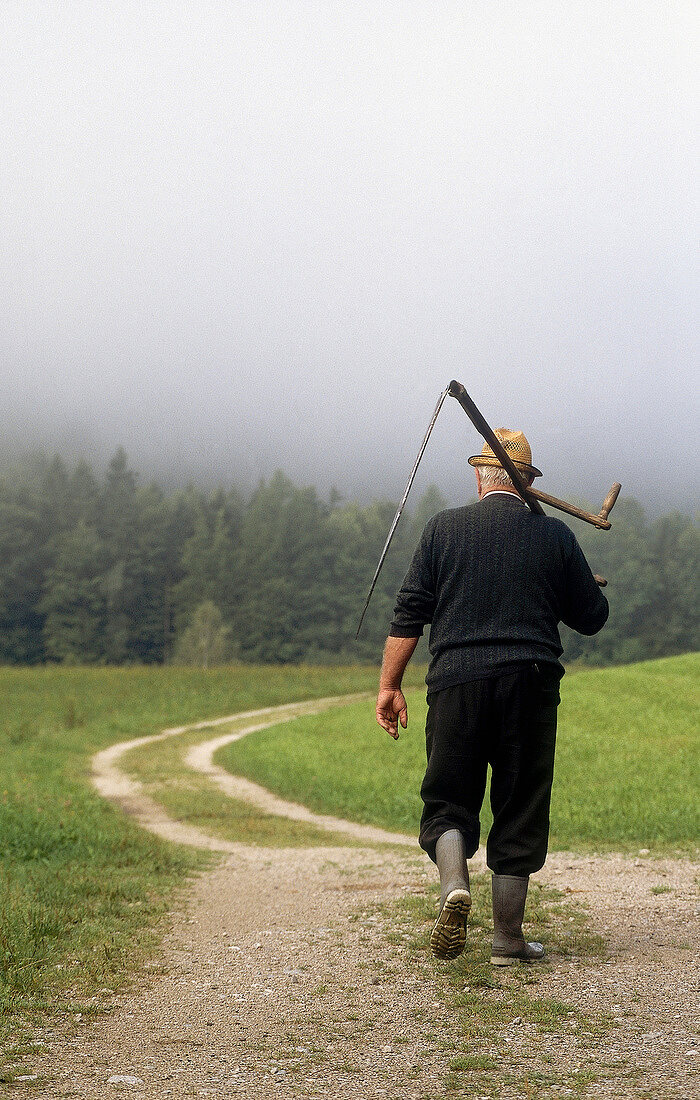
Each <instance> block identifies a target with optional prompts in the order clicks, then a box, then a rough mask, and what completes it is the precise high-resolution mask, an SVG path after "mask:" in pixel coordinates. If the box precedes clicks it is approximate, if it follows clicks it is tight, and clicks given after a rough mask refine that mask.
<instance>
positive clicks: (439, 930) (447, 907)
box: [430, 890, 472, 959]
mask: <svg viewBox="0 0 700 1100" xmlns="http://www.w3.org/2000/svg"><path fill="white" fill-rule="evenodd" d="M471 907H472V898H471V894H470V893H469V891H468V890H452V891H451V892H450V893H449V894H448V895H447V898H446V899H445V904H444V905H443V907H442V909H441V910H440V915H439V917H438V919H437V920H436V921H435V927H434V928H433V931H432V932H431V934H430V947H431V950H432V952H433V955H435V957H436V958H438V959H456V958H457V956H458V955H461V954H462V952H463V951H464V948H465V946H466V943H467V920H468V917H469V911H470V909H471Z"/></svg>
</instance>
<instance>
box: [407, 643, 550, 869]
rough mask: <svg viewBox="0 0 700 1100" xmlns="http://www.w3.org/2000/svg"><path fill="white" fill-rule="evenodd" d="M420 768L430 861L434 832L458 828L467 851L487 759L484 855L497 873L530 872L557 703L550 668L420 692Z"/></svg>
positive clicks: (536, 861)
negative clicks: (424, 696) (424, 710)
mask: <svg viewBox="0 0 700 1100" xmlns="http://www.w3.org/2000/svg"><path fill="white" fill-rule="evenodd" d="M428 704H429V706H428V719H427V723H426V731H425V732H426V749H427V754H428V767H427V770H426V773H425V778H424V780H423V785H422V787H421V797H422V799H423V802H424V809H423V815H422V818H421V827H420V845H421V847H422V848H424V849H425V851H426V852H427V853H428V855H429V856H430V858H431V859H432V860H433V861H434V860H435V844H436V842H437V839H438V837H439V836H440V835H441V833H444V832H445V831H446V830H448V829H459V830H460V832H461V833H462V834H463V836H464V838H465V840H466V844H467V854H468V856H472V855H474V852H475V851H476V849H477V848H478V846H479V814H480V812H481V805H482V802H483V800H484V792H485V790H486V770H487V765H489V764H490V765H491V809H492V811H493V826H492V828H491V831H490V833H489V837H488V841H487V845H486V861H487V863H488V865H489V867H490V868H491V870H492V871H493V872H494V873H495V874H497V875H530V874H532V873H533V872H534V871H538V870H539V869H540V867H541V866H542V865H543V863H544V861H545V857H546V855H547V841H548V838H549V802H550V795H551V790H552V777H553V774H554V746H555V740H556V730H557V706H558V704H559V680H558V677H557V675H556V673H550V672H545V671H540V669H539V668H538V666H537V665H534V664H533V665H527V666H525V667H520V668H518V670H517V671H514V672H511V673H508V674H507V675H500V676H494V677H491V678H489V679H484V680H472V681H470V682H469V683H466V684H457V685H455V686H454V687H449V688H445V689H443V690H442V691H437V692H433V693H431V694H429V695H428Z"/></svg>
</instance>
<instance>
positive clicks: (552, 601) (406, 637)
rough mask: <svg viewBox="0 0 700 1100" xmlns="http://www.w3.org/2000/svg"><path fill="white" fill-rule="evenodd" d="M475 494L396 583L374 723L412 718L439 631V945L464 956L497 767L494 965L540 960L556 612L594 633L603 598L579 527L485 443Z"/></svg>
mask: <svg viewBox="0 0 700 1100" xmlns="http://www.w3.org/2000/svg"><path fill="white" fill-rule="evenodd" d="M496 435H497V436H498V438H499V439H500V441H501V443H502V444H503V446H504V448H505V450H506V452H507V453H508V455H509V457H510V458H511V459H512V460H513V462H514V463H515V465H516V467H517V468H518V470H519V471H521V472H522V474H523V476H524V477H525V479H526V481H527V484H528V485H531V484H532V482H533V480H534V478H535V477H540V476H541V473H540V471H539V470H538V469H537V468H536V467H535V466H533V465H532V452H531V450H530V445H529V443H528V441H527V439H526V438H525V436H524V435H523V433H522V432H519V431H510V430H508V429H507V428H499V429H498V430H497V432H496ZM469 463H470V465H472V466H473V467H475V470H476V484H477V490H478V495H479V499H478V501H477V503H475V504H472V505H468V506H466V507H463V508H455V509H450V510H448V511H445V512H440V513H439V514H438V515H436V516H434V517H433V518H432V519H431V520H430V521H429V523H428V524H427V526H426V528H425V530H424V531H423V535H422V537H421V540H420V543H419V545H418V548H417V550H416V552H415V554H414V557H413V561H412V562H411V565H410V567H409V570H408V573H407V574H406V577H405V579H404V582H403V585H402V587H401V589H400V591H399V593H398V596H397V601H396V608H395V611H394V618H393V621H392V624H391V628H390V631H389V637H388V638H387V641H386V646H385V649H384V659H383V662H382V671H381V677H380V682H379V694H378V696H377V721H378V722H379V724H380V725H381V726H382V727H383V728H384V729H385V730H386V731H387V732H388V733H389V734H391V736H392V737H393V738H395V739H397V738H398V736H399V731H398V724H399V722H400V724H401V726H402V727H403V728H404V729H405V728H406V726H407V724H408V711H407V707H406V700H405V698H404V696H403V693H402V691H401V680H402V677H403V673H404V670H405V668H406V665H407V664H408V662H409V660H410V658H411V655H412V653H413V651H414V649H415V647H416V644H417V642H418V639H419V637H420V636H421V634H422V633H423V628H424V626H425V625H427V624H428V623H430V624H431V629H430V654H431V661H430V666H429V669H428V674H427V676H426V684H427V687H428V718H427V722H426V748H427V756H428V766H427V770H426V773H425V778H424V780H423V784H422V787H421V797H422V799H423V803H424V807H423V814H422V817H421V824H420V845H421V847H422V848H424V850H425V851H426V852H427V853H428V855H429V856H430V858H431V859H432V860H433V862H434V863H436V864H437V867H438V871H439V873H440V886H441V898H440V910H439V915H438V918H437V920H436V922H435V927H434V929H433V932H432V935H431V939H430V943H431V947H432V950H433V953H434V954H435V955H437V956H438V958H444V959H451V958H455V957H456V956H457V955H459V954H461V952H462V951H463V950H464V945H465V943H466V927H467V917H468V914H469V909H470V906H471V897H470V894H469V874H468V870H467V859H469V858H471V856H473V855H474V853H475V852H476V850H477V848H478V846H479V813H480V810H481V804H482V801H483V798H484V792H485V788H486V770H487V765H488V764H490V765H491V769H492V771H491V808H492V810H493V826H492V828H491V831H490V833H489V836H488V842H487V846H486V861H487V864H488V866H489V868H490V869H491V871H492V872H493V879H492V900H493V922H494V938H493V949H492V956H491V962H492V963H493V964H494V965H501V966H502V965H508V964H510V963H512V962H514V961H515V960H516V959H522V960H526V961H534V960H537V959H540V958H542V956H543V954H544V948H543V947H542V945H541V944H539V943H526V942H525V939H524V936H523V932H522V921H523V914H524V911H525V899H526V896H527V889H528V881H529V876H530V875H531V874H532V873H534V872H535V871H538V870H539V869H540V868H541V867H542V865H543V864H544V861H545V857H546V854H547V842H548V836H549V803H550V794H551V786H552V776H553V771H554V744H555V735H556V724H557V706H558V703H559V681H560V679H561V677H562V676H563V674H564V669H563V667H562V665H561V664H560V663H559V657H560V656H561V654H562V646H561V641H560V638H559V630H558V624H559V623H560V622H564V623H566V625H567V626H570V627H572V628H573V629H574V630H577V631H579V633H581V634H596V633H597V632H598V631H599V630H600V629H601V627H602V626H603V624H604V623H605V621H606V619H607V617H608V603H607V600H606V599H605V597H604V596H603V594H602V592H601V591H600V589H599V587H598V585H597V584H596V582H595V580H594V579H593V574H592V573H591V570H590V568H589V567H588V563H587V562H586V559H585V557H584V555H583V552H582V551H581V548H580V546H579V544H578V542H577V541H576V538H575V537H574V535H573V533H572V531H571V530H570V529H569V528H568V527H567V526H566V524H565V523H562V522H561V521H560V520H558V519H554V518H552V517H550V516H540V515H536V514H534V513H532V512H531V511H530V510H529V509H528V508H527V506H526V505H525V504H524V503H523V501H522V500H521V498H520V496H519V495H518V493H517V490H516V489H515V487H514V486H513V483H512V481H511V479H510V478H509V477H508V474H507V473H506V471H505V470H504V469H503V468H502V467H501V466H500V463H499V462H498V460H497V459H496V457H495V455H494V453H493V451H492V450H491V448H490V447H489V446H488V444H485V445H484V447H483V450H482V452H481V454H480V455H473V456H472V457H471V458H470V459H469Z"/></svg>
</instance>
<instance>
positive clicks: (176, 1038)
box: [12, 716, 700, 1100]
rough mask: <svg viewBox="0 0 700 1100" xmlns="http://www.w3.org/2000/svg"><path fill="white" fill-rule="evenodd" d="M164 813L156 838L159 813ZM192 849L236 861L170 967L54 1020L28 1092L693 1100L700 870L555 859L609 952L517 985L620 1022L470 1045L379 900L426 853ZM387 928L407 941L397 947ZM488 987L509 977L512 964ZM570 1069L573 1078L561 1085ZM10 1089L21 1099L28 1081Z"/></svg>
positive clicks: (418, 882)
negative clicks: (593, 1030)
mask: <svg viewBox="0 0 700 1100" xmlns="http://www.w3.org/2000/svg"><path fill="white" fill-rule="evenodd" d="M256 717H257V716H256ZM230 720H231V719H228V721H230ZM277 720H278V719H277ZM115 748H116V747H115ZM118 755H119V754H118V753H115V755H114V756H113V757H112V761H111V764H110V766H111V767H114V760H115V759H116V758H117V757H118ZM138 797H139V795H138V791H137V790H131V791H124V790H122V792H121V795H119V798H120V800H123V799H126V800H127V808H128V809H129V810H130V811H131V812H133V813H136V814H137V816H139V814H141V813H142V811H143V807H141V808H139V805H138ZM129 800H131V801H129ZM134 800H136V801H134ZM156 809H157V811H158V812H157V815H156V816H157V818H158V821H159V822H160V825H159V826H158V828H159V831H161V832H162V830H163V826H164V823H165V824H166V825H167V819H165V815H163V813H162V811H161V810H160V809H158V808H156ZM151 812H152V807H151V809H148V813H151ZM139 819H140V818H139ZM164 819H165V822H164ZM172 824H176V823H172ZM163 835H167V834H166V833H165V832H164V833H163ZM202 838H203V840H202ZM177 839H182V838H181V836H180V835H178V836H177ZM194 841H195V843H200V842H202V843H203V844H204V846H206V847H210V848H215V849H219V850H223V851H228V853H229V854H228V855H227V856H226V857H225V858H224V859H223V861H222V862H221V863H220V864H219V865H218V866H217V867H216V868H215V869H214V870H212V871H209V872H207V873H205V874H203V875H202V876H201V877H199V878H198V879H197V880H196V881H195V883H194V885H193V889H192V894H191V899H190V902H189V903H188V906H187V908H186V910H185V911H183V912H178V913H175V914H173V918H172V927H171V930H170V932H169V934H168V935H167V937H166V940H165V942H164V945H163V951H162V960H161V961H162V968H161V970H159V971H152V972H151V973H150V974H146V975H139V976H138V977H137V978H136V979H135V982H134V986H133V988H132V989H131V990H130V991H129V992H127V993H124V994H122V995H119V996H116V997H113V998H111V1003H112V1006H113V1007H112V1011H111V1012H110V1013H109V1015H107V1016H104V1017H98V1018H96V1019H94V1020H88V1019H87V1018H83V1019H81V1020H75V1021H74V1022H73V1023H72V1024H71V1025H70V1026H69V1027H68V1028H66V1026H65V1024H63V1023H61V1024H51V1025H50V1026H48V1027H46V1028H45V1029H44V1030H43V1031H42V1032H41V1034H40V1038H41V1039H43V1041H44V1046H43V1047H41V1048H39V1049H40V1051H41V1053H40V1054H38V1055H37V1057H36V1058H33V1059H32V1065H31V1066H30V1067H28V1068H27V1070H26V1073H27V1074H31V1073H38V1074H43V1075H46V1076H45V1082H44V1083H41V1084H39V1083H38V1082H36V1083H35V1084H34V1085H33V1087H32V1092H31V1094H32V1095H33V1096H41V1097H69V1096H70V1097H80V1098H85V1100H92V1098H97V1097H99V1098H111V1097H118V1096H126V1095H129V1096H134V1097H143V1098H148V1100H155V1098H161V1097H163V1098H165V1097H172V1098H174V1100H180V1098H185V1097H193V1096H195V1097H196V1096H202V1097H204V1096H210V1097H217V1098H227V1097H237V1096H242V1097H261V1098H262V1100H266V1098H268V1097H269V1098H272V1097H276V1098H278V1100H292V1098H297V1097H305V1098H308V1100H315V1098H318V1100H321V1098H322V1097H323V1098H324V1100H346V1098H348V1100H349V1098H353V1100H361V1098H365V1100H370V1098H387V1100H393V1098H399V1097H400V1098H402V1100H427V1098H429V1097H443V1096H445V1095H450V1096H455V1095H464V1096H469V1097H472V1098H478V1097H480V1096H484V1097H492V1096H498V1097H504V1098H508V1097H512V1098H516V1097H517V1098H521V1097H522V1098H525V1097H540V1096H564V1095H575V1096H579V1097H591V1098H593V1097H606V1098H610V1100H613V1098H614V1100H627V1098H629V1100H631V1098H635V1100H639V1098H642V1097H647V1098H650V1100H665V1098H675V1100H679V1098H682V1100H691V1098H692V1097H695V1096H698V1095H700V1089H699V1087H698V1086H699V1081H698V1076H697V1064H698V1056H699V1055H698V1052H699V1051H700V1042H698V1039H697V1023H698V1021H697V1010H698V991H699V989H700V970H699V968H698V947H699V946H700V944H699V942H698V940H699V936H698V921H697V915H698V913H697V892H696V888H695V887H696V876H697V873H698V866H697V865H696V864H693V863H692V862H690V861H685V860H683V861H681V860H670V859H668V860H657V859H652V858H650V857H648V856H646V855H645V856H640V857H639V858H638V859H630V858H623V857H621V856H615V855H613V856H599V857H580V856H571V855H567V854H565V853H564V854H562V853H558V854H555V855H553V856H550V858H549V860H548V862H547V865H546V868H545V869H544V871H542V872H541V873H540V874H539V875H538V876H537V877H538V878H539V879H540V880H541V881H546V882H551V883H552V884H554V885H556V886H558V887H559V888H560V889H563V890H566V891H568V892H571V893H572V894H573V899H574V900H575V901H577V902H579V901H580V902H581V903H582V904H584V905H586V906H587V907H588V908H589V910H590V922H591V925H592V927H593V928H595V929H597V930H598V931H600V933H601V934H602V935H603V937H604V939H605V942H606V945H607V950H608V955H607V957H606V958H605V959H604V960H603V961H601V960H598V959H596V960H595V961H593V962H591V961H581V960H579V961H576V960H573V961H562V960H560V959H555V960H553V962H552V963H551V964H547V965H543V966H542V967H540V968H534V967H533V968H531V969H532V974H533V976H534V977H535V982H534V984H533V985H531V986H529V987H528V993H529V995H530V996H536V997H554V998H558V999H560V1000H561V1001H565V1002H567V1003H568V1004H571V1005H573V1006H575V1007H576V1008H579V1009H580V1010H581V1011H583V1012H585V1013H587V1014H591V1015H593V1016H596V1015H599V1014H601V1013H611V1014H612V1015H613V1016H614V1017H615V1025H614V1026H613V1027H612V1028H610V1029H608V1030H604V1031H603V1032H602V1033H601V1034H599V1035H590V1034H588V1033H584V1032H583V1031H582V1032H581V1033H580V1034H579V1030H580V1029H579V1027H578V1025H577V1021H576V1019H575V1017H573V1018H571V1020H570V1021H568V1020H565V1021H564V1022H563V1024H562V1026H561V1027H560V1028H558V1029H557V1031H556V1033H551V1034H542V1032H541V1031H537V1029H536V1028H535V1027H534V1025H531V1024H523V1023H522V1022H521V1021H519V1020H518V1019H517V1018H514V1019H513V1021H511V1022H510V1023H508V1024H507V1025H504V1026H501V1027H500V1028H499V1029H497V1030H496V1031H494V1032H493V1036H492V1038H491V1039H488V1040H487V1039H483V1040H478V1041H471V1042H469V1043H465V1040H464V1037H463V1031H462V1020H463V1016H460V1012H461V1013H463V1012H464V1009H461V1010H457V1009H456V1008H455V1007H454V1004H453V1001H454V992H453V990H452V988H451V987H450V986H449V985H448V983H447V982H445V981H444V980H443V977H442V972H441V970H440V969H439V968H436V967H435V966H434V965H433V964H432V962H431V961H430V959H429V958H428V955H427V941H428V932H429V929H427V930H426V935H425V943H426V956H425V959H424V961H423V960H419V961H418V962H416V961H415V958H414V956H413V955H412V954H411V951H410V947H409V943H408V942H405V946H404V941H403V940H402V939H401V937H402V936H406V939H407V940H409V939H410V938H411V937H408V936H407V934H406V933H405V931H404V929H403V927H402V926H399V925H397V926H396V928H395V929H392V924H391V921H392V918H391V916H390V915H387V913H390V912H391V908H390V907H389V909H387V908H386V907H385V908H381V906H382V905H383V904H384V903H387V902H392V901H393V900H394V899H396V898H397V897H400V896H401V894H402V893H405V892H410V893H417V894H423V893H424V892H425V890H426V888H427V886H428V884H432V883H433V882H434V881H435V880H436V873H435V869H434V868H433V867H432V865H431V864H429V862H428V860H427V859H426V857H424V856H423V855H422V854H421V853H420V852H419V850H418V849H417V847H416V851H415V855H409V854H408V853H400V854H397V850H396V849H393V850H389V849H387V850H385V851H378V850H377V849H363V848H333V847H330V846H329V847H328V848H312V849H296V848H294V849H279V850H274V851H271V850H269V849H265V850H264V851H263V850H260V849H255V848H251V847H244V846H243V845H226V843H225V842H223V841H220V840H219V841H216V840H214V838H206V837H204V834H202V836H200V837H195V838H194ZM474 866H475V867H476V868H477V869H478V868H479V867H481V868H483V861H482V860H480V859H477V860H476V861H474ZM392 931H394V932H398V933H399V936H398V942H396V943H392V944H390V943H389V941H388V939H387V933H391V932H392ZM533 932H534V929H533ZM474 934H480V935H482V936H483V935H484V934H483V933H474ZM452 965H453V964H449V963H447V964H444V966H445V968H448V967H450V966H452ZM498 977H499V979H500V980H503V981H504V983H506V984H507V983H508V982H509V981H512V977H511V976H510V974H509V973H508V972H507V973H506V974H505V975H503V974H499V976H498ZM465 1050H468V1051H469V1052H471V1053H472V1054H473V1053H476V1054H478V1055H484V1056H488V1057H490V1058H491V1059H492V1061H493V1065H494V1068H493V1070H492V1071H491V1072H490V1073H489V1074H486V1075H484V1074H478V1075H471V1076H470V1074H469V1073H465V1074H460V1075H459V1078H458V1079H457V1081H456V1082H453V1085H452V1091H448V1092H446V1086H449V1082H446V1079H447V1075H448V1070H449V1063H450V1060H451V1059H452V1058H453V1057H454V1056H455V1054H456V1053H459V1052H463V1051H465ZM543 1054H544V1055H545V1056H546V1062H547V1064H548V1065H549V1066H550V1067H551V1071H552V1078H553V1080H552V1083H551V1084H550V1085H546V1084H541V1085H538V1084H535V1083H534V1082H535V1075H534V1073H532V1074H528V1067H533V1068H534V1066H535V1064H536V1063H537V1065H538V1066H539V1068H541V1065H542V1055H543ZM514 1067H518V1072H513V1071H514ZM588 1070H591V1071H592V1077H591V1079H590V1081H589V1082H588V1083H586V1082H585V1080H584V1076H585V1073H586V1072H587V1071H588ZM577 1071H578V1072H579V1073H581V1074H583V1075H584V1076H582V1077H580V1079H579V1083H578V1085H574V1084H569V1085H567V1084H563V1083H562V1081H563V1080H564V1077H563V1075H567V1074H568V1075H571V1074H574V1073H576V1072H577ZM557 1075H558V1076H557ZM12 1088H13V1094H17V1093H19V1091H20V1088H21V1086H20V1085H15V1086H13V1087H12Z"/></svg>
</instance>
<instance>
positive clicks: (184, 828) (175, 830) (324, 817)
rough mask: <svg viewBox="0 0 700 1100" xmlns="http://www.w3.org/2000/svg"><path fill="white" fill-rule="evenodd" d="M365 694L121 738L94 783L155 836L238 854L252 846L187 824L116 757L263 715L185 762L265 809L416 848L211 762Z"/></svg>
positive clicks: (98, 757) (96, 764) (99, 763)
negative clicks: (233, 747) (267, 732)
mask: <svg viewBox="0 0 700 1100" xmlns="http://www.w3.org/2000/svg"><path fill="white" fill-rule="evenodd" d="M367 698H369V695H368V694H367V693H365V692H361V693H355V694H352V695H334V696H328V697H326V698H324V699H313V700H306V701H304V702H300V703H283V704H281V705H280V706H274V707H261V708H259V709H258V710H248V711H241V712H239V713H238V714H229V715H227V716H225V717H223V718H214V719H209V720H205V721H202V722H194V723H191V724H190V725H186V726H174V727H172V728H170V729H165V730H162V731H161V732H160V733H155V734H151V735H149V736H147V737H136V738H132V739H131V740H129V741H120V742H119V743H118V744H116V745H110V746H109V748H107V749H103V750H102V751H101V752H98V753H96V754H95V756H93V758H92V776H91V778H92V782H93V785H94V787H95V788H96V790H97V791H98V792H99V794H101V795H102V797H103V798H106V799H108V800H109V801H110V802H113V803H115V804H116V805H118V806H119V807H120V808H121V809H122V810H123V811H124V812H125V813H127V814H129V816H131V817H133V818H134V819H135V820H136V821H137V823H138V824H139V825H140V826H141V827H142V828H144V829H147V830H148V831H149V832H151V833H155V835H156V836H159V837H162V838H163V839H165V840H170V841H172V842H174V843H177V844H186V845H189V846H190V847H194V848H204V849H206V850H208V851H213V852H230V853H235V852H240V851H242V849H243V848H245V849H246V851H247V850H249V845H247V844H246V845H244V844H238V843H236V842H235V841H230V840H223V839H221V838H219V837H212V836H209V835H208V834H207V833H205V832H204V831H203V830H201V829H198V828H196V827H194V826H192V825H185V824H183V823H182V822H180V821H176V820H175V819H174V818H171V817H170V816H169V815H168V814H167V813H166V812H165V810H164V809H163V807H162V806H160V805H159V804H158V803H157V802H156V801H155V800H154V799H152V798H150V797H149V796H148V795H147V794H146V793H145V792H144V790H143V785H142V784H141V783H140V782H139V781H138V780H137V779H133V778H132V777H131V776H129V775H128V774H127V773H126V772H124V771H123V770H122V769H121V768H120V767H118V761H120V760H121V758H122V757H123V756H124V755H125V754H126V753H127V752H131V751H132V750H133V749H138V748H141V747H143V746H144V745H150V744H153V743H154V742H156V741H164V740H166V739H169V738H172V737H178V736H182V735H183V734H186V733H191V732H192V731H194V730H204V729H210V728H215V727H217V726H225V725H232V724H233V723H240V722H246V721H247V720H248V719H260V720H259V721H255V722H252V723H251V724H249V725H244V726H243V727H242V728H241V729H238V730H235V731H234V732H229V733H226V734H224V735H223V736H220V737H216V738H213V739H211V740H209V741H206V742H204V743H203V744H200V745H195V746H193V747H192V748H191V749H190V750H189V751H188V752H187V754H186V756H185V763H186V765H187V766H188V767H190V768H192V770H193V771H196V772H199V773H200V774H202V775H204V776H206V777H207V778H208V779H209V780H211V782H212V783H214V784H215V785H216V786H217V787H218V788H219V790H220V791H222V792H223V793H224V794H225V795H227V796H228V797H230V798H236V799H239V800H241V801H243V802H247V803H249V804H250V805H253V806H255V807H256V808H257V809H260V810H263V811H264V812H265V813H269V814H274V815H276V816H278V817H285V818H289V819H291V820H293V821H302V822H305V823H306V824H309V825H314V826H316V827H318V828H320V829H324V830H326V831H327V832H330V833H342V834H343V835H345V836H351V837H353V839H355V840H357V841H359V842H364V843H368V844H396V845H401V846H402V847H409V846H410V847H412V848H413V849H415V848H416V838H415V837H413V836H408V835H406V834H405V833H392V832H389V831H388V830H386V829H380V828H377V827H376V826H372V825H361V824H358V823H357V822H354V821H345V820H344V819H342V818H338V817H333V816H332V815H330V814H316V813H313V812H312V811H311V810H309V809H308V808H307V807H306V806H302V805H300V804H299V803H296V802H288V801H286V800H285V799H282V798H278V797H277V796H276V795H274V794H272V793H271V792H270V791H268V790H266V789H265V788H264V787H261V786H259V785H258V784H257V783H252V782H251V781H250V780H248V779H244V778H243V777H242V776H234V775H231V774H230V773H229V772H227V771H225V770H224V769H223V768H221V767H219V766H218V765H216V764H215V763H214V761H213V755H214V753H215V752H216V751H217V750H218V749H219V748H222V747H223V746H224V745H228V744H231V742H233V741H238V740H240V739H241V738H242V737H247V736H249V735H250V734H251V733H257V732H259V731H260V730H264V729H268V728H269V727H270V726H276V725H279V724H280V723H282V722H291V721H293V720H294V719H295V718H300V717H302V716H305V715H311V714H320V713H322V712H323V711H325V710H329V709H331V708H332V707H337V706H346V705H348V704H350V703H356V702H359V701H360V700H362V699H367Z"/></svg>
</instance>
